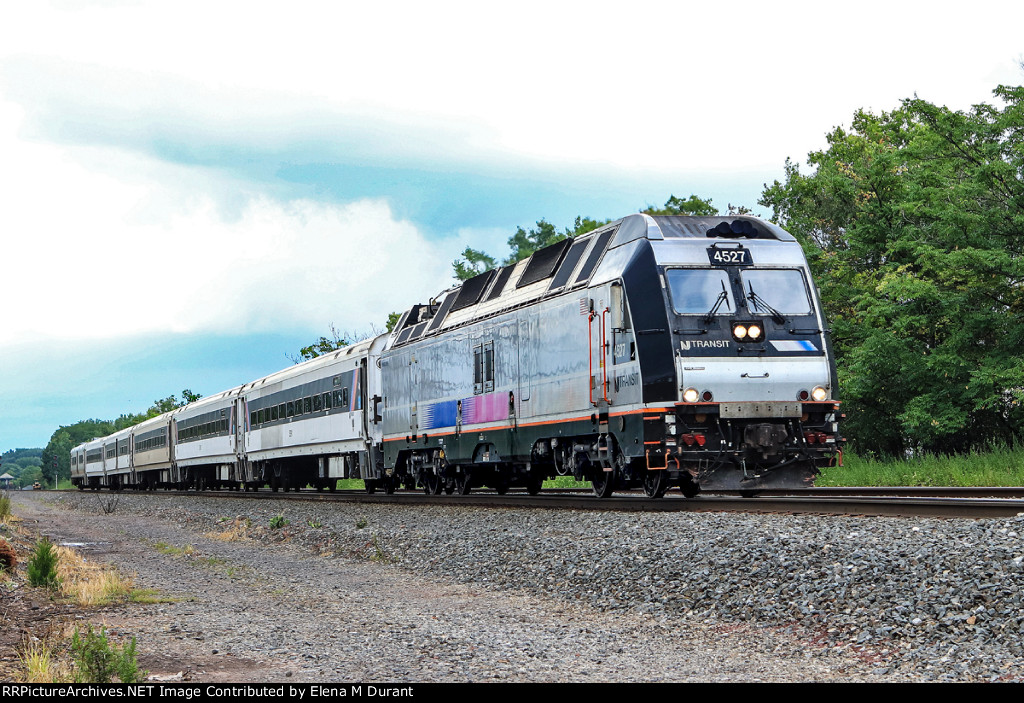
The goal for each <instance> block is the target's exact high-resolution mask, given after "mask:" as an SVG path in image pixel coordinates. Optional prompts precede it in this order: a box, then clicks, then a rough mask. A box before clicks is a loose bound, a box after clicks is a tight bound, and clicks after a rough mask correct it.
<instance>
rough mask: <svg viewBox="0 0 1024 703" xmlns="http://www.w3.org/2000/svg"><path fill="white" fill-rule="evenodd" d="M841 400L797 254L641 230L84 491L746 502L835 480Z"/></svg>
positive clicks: (425, 315) (285, 383) (471, 300)
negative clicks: (577, 490)
mask: <svg viewBox="0 0 1024 703" xmlns="http://www.w3.org/2000/svg"><path fill="white" fill-rule="evenodd" d="M836 388H837V383H836V370H835V363H834V356H833V354H832V349H831V342H830V338H829V331H828V328H827V326H826V323H825V320H824V318H823V315H822V307H821V303H820V299H819V295H818V293H817V290H816V288H815V287H814V285H813V282H812V279H811V276H810V271H809V269H808V266H807V262H806V259H805V258H804V256H803V252H802V249H801V247H800V245H799V243H798V242H797V241H796V240H795V239H794V237H793V236H792V235H790V234H789V233H787V232H785V231H784V230H782V229H781V228H779V227H777V226H775V225H773V224H771V223H768V222H765V221H763V220H760V219H758V218H754V217H749V216H717V217H682V216H666V217H660V216H651V215H646V214H635V215H630V216H628V217H625V218H623V219H621V220H618V221H616V222H612V223H610V224H608V225H605V226H603V227H601V228H598V229H596V230H593V231H591V232H588V233H586V234H583V235H580V236H578V237H575V238H567V239H564V240H562V241H560V242H557V243H555V244H553V245H551V246H548V247H546V248H543V249H540V250H538V251H536V252H534V254H533V255H532V256H530V257H529V258H528V259H524V260H522V261H520V262H518V263H515V264H510V265H508V266H505V267H503V268H500V269H496V270H491V271H487V272H484V273H481V274H480V275H478V276H476V277H474V278H471V279H470V280H468V281H465V282H464V283H462V284H461V285H459V286H456V287H453V288H450V289H448V290H446V291H443V292H442V293H441V294H440V295H438V296H437V297H436V298H433V299H431V300H430V301H429V302H427V303H422V304H417V305H414V306H413V307H412V308H410V309H409V310H407V311H406V312H405V313H404V314H403V315H402V316H401V318H400V319H399V321H398V323H397V324H396V325H395V327H394V329H393V330H392V331H391V332H390V333H388V334H385V335H380V336H378V337H376V338H374V339H371V340H367V341H365V342H361V343H359V344H356V345H353V346H351V347H347V348H345V349H342V350H339V351H337V352H332V353H330V354H328V355H325V356H322V357H318V358H317V359H313V360H311V361H308V362H305V363H303V364H299V365H296V366H294V367H291V368H289V369H286V370H284V371H281V372H278V373H277V374H273V375H271V376H268V377H266V378H264V379H260V380H257V381H255V382H252V383H248V384H245V385H243V386H239V387H238V388H235V389H233V390H230V391H225V392H224V393H221V394H218V395H216V396H213V397H211V398H203V399H201V400H199V401H197V402H195V403H191V404H189V405H186V406H184V407H183V408H180V409H178V410H175V411H172V412H171V413H167V414H165V415H162V416H160V417H158V418H153V419H151V420H148V421H146V422H145V423H142V424H140V425H138V426H136V427H135V428H130V429H129V430H123V431H122V432H121V433H117V434H115V435H112V436H111V437H107V438H102V439H97V440H93V441H92V442H88V443H85V444H83V445H81V446H79V447H76V448H75V449H74V450H73V451H72V479H73V481H74V482H75V483H76V485H78V486H79V487H93V488H98V487H101V486H108V487H114V488H119V487H129V486H131V487H139V488H155V487H158V486H167V487H170V486H178V487H210V488H216V487H230V488H246V489H249V488H256V487H258V486H262V485H265V484H269V485H270V487H271V488H272V489H273V490H278V489H284V490H289V488H292V487H296V488H297V487H300V486H305V485H312V486H314V487H316V488H320V489H324V488H327V489H332V488H333V486H334V485H335V483H336V480H337V479H338V478H361V479H363V480H364V482H365V485H366V490H367V491H368V492H370V493H372V492H374V491H376V490H377V489H381V490H383V491H385V492H393V491H394V490H395V489H397V488H398V487H400V486H403V485H404V486H406V487H409V488H412V487H417V488H421V489H423V490H424V491H425V492H426V493H429V494H438V493H440V492H442V491H444V492H446V493H459V494H466V493H468V492H470V491H471V490H472V489H473V488H474V487H481V486H487V487H490V488H492V489H494V490H496V491H497V492H498V493H504V492H506V491H507V490H508V489H510V488H515V487H519V488H525V489H526V490H527V491H528V492H529V493H530V494H536V493H537V492H538V491H540V490H541V486H542V483H543V481H544V480H545V479H547V478H551V477H556V476H573V477H575V478H576V479H578V480H582V481H589V482H590V483H591V485H592V486H593V491H594V493H595V494H596V495H597V496H599V497H608V496H610V495H611V494H612V493H613V491H615V490H616V489H617V488H630V487H642V488H643V490H644V491H645V493H646V494H647V495H648V496H650V497H652V498H657V497H660V496H662V495H664V494H665V492H666V491H667V490H669V489H670V488H673V487H677V488H679V489H680V490H681V491H682V492H683V494H685V495H686V496H693V495H695V494H696V493H697V492H698V491H700V490H701V489H719V490H721V489H731V490H739V491H742V492H751V493H752V492H755V491H756V490H759V489H764V488H770V487H782V486H800V485H809V484H810V483H811V482H813V479H814V476H815V475H816V474H817V473H818V472H819V470H820V469H821V468H823V467H824V466H827V465H829V464H831V463H832V462H835V461H837V460H839V459H841V450H840V444H841V438H840V436H839V426H838V419H839V417H840V414H839V403H838V401H837V399H836Z"/></svg>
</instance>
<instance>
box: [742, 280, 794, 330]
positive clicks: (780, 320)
mask: <svg viewBox="0 0 1024 703" xmlns="http://www.w3.org/2000/svg"><path fill="white" fill-rule="evenodd" d="M747 289H748V290H749V291H750V295H748V296H747V300H749V301H750V302H752V303H753V304H754V306H755V307H756V308H763V309H764V310H767V311H768V312H769V313H770V314H771V316H772V319H773V320H775V323H776V324H779V325H784V324H786V318H784V317H783V316H782V313H781V312H779V311H778V310H776V309H775V308H773V307H772V306H771V305H769V304H768V303H766V302H765V300H764V298H762V297H761V296H759V295H758V294H757V293H755V292H754V285H753V284H752V283H747Z"/></svg>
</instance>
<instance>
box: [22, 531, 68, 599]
mask: <svg viewBox="0 0 1024 703" xmlns="http://www.w3.org/2000/svg"><path fill="white" fill-rule="evenodd" d="M57 561H58V555H57V549H56V548H55V547H54V546H53V542H51V541H50V540H49V539H47V538H46V537H43V538H42V539H40V540H39V541H38V542H36V547H35V549H34V550H33V552H32V556H31V557H30V558H29V561H28V566H27V567H26V573H27V576H28V583H29V585H30V586H36V587H38V588H57V587H58V586H59V585H60V578H59V577H58V576H57Z"/></svg>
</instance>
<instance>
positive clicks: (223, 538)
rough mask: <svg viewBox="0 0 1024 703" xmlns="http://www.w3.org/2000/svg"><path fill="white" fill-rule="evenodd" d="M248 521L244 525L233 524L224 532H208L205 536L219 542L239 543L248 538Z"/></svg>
mask: <svg viewBox="0 0 1024 703" xmlns="http://www.w3.org/2000/svg"><path fill="white" fill-rule="evenodd" d="M248 522H249V521H248V519H247V520H246V521H245V522H243V523H236V524H231V525H229V526H228V527H225V528H224V529H223V530H219V531H217V532H206V533H204V534H203V536H204V537H208V538H210V539H215V540H217V541H219V542H237V541H238V540H240V539H242V538H244V537H246V536H248V534H249V525H248V524H247V523H248Z"/></svg>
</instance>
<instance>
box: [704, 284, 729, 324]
mask: <svg viewBox="0 0 1024 703" xmlns="http://www.w3.org/2000/svg"><path fill="white" fill-rule="evenodd" d="M720 283H721V284H722V292H721V293H719V294H718V297H717V298H716V299H715V305H714V307H712V308H711V309H710V310H708V311H707V312H706V313H704V318H703V319H704V324H705V325H710V324H711V320H712V319H713V318H714V317H715V313H716V312H718V308H720V307H722V303H725V302H728V300H729V293H728V292H726V290H725V281H720Z"/></svg>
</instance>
